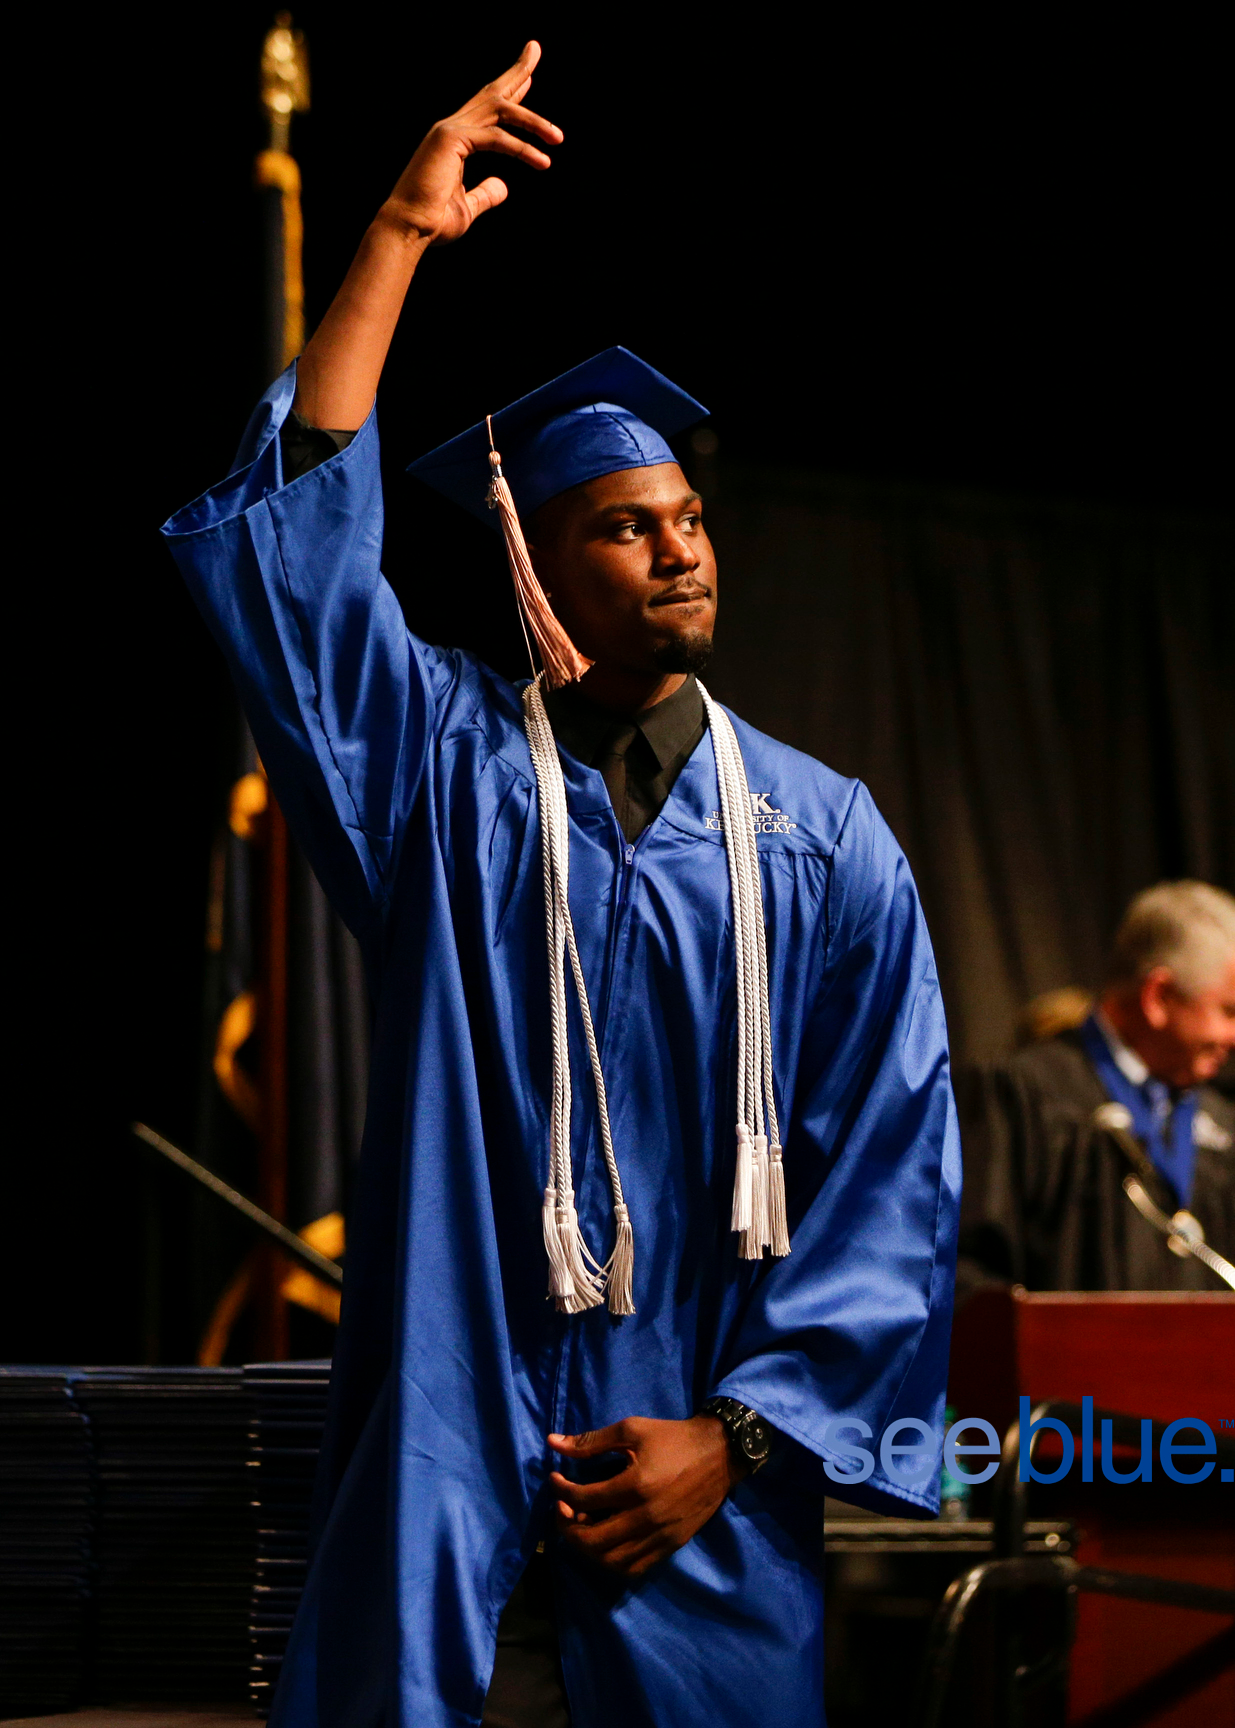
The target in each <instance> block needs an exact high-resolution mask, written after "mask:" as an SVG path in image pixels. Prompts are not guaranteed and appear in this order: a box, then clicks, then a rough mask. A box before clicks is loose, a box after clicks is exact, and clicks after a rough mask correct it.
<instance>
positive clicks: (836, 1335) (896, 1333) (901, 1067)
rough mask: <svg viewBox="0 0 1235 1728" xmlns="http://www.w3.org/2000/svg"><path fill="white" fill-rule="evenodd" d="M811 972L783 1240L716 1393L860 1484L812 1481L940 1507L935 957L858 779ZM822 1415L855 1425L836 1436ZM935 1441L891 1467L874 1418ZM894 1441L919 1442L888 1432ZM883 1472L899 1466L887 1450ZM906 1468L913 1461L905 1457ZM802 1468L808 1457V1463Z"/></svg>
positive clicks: (949, 1248) (945, 1253)
mask: <svg viewBox="0 0 1235 1728" xmlns="http://www.w3.org/2000/svg"><path fill="white" fill-rule="evenodd" d="M820 934H821V939H822V940H824V941H825V942H826V951H825V955H824V959H823V964H822V972H821V981H820V984H819V986H818V988H817V990H816V993H815V998H814V1003H813V1008H812V1010H811V1013H810V1015H809V1018H808V1021H807V1024H806V1026H805V1029H804V1037H803V1043H802V1051H801V1057H800V1062H799V1068H798V1078H797V1092H796V1097H795V1098H794V1099H793V1101H792V1104H791V1111H790V1117H789V1123H790V1125H789V1129H788V1132H787V1135H786V1137H785V1171H786V1178H787V1183H788V1200H789V1224H790V1232H791V1245H792V1252H791V1254H790V1255H789V1257H788V1258H787V1259H785V1260H780V1261H776V1262H765V1263H764V1265H763V1269H762V1270H761V1271H760V1272H759V1273H757V1274H756V1283H755V1285H754V1288H753V1290H752V1292H751V1297H750V1301H749V1304H748V1306H747V1308H746V1311H745V1314H744V1317H743V1320H742V1324H741V1326H740V1328H739V1331H738V1336H737V1339H736V1346H735V1349H734V1351H733V1353H732V1358H731V1359H733V1358H736V1359H737V1361H736V1366H734V1367H733V1368H732V1369H731V1371H730V1372H728V1373H727V1374H726V1375H725V1377H724V1379H723V1381H722V1382H721V1384H720V1385H719V1386H718V1387H717V1388H716V1390H717V1391H718V1392H720V1393H723V1394H726V1395H728V1396H729V1397H733V1398H737V1399H739V1400H740V1401H741V1402H742V1403H744V1404H748V1405H750V1406H751V1407H752V1408H753V1409H755V1410H758V1411H759V1413H760V1414H761V1415H762V1416H764V1417H765V1418H766V1419H767V1420H768V1421H769V1422H771V1423H772V1424H773V1425H774V1426H775V1427H776V1428H777V1429H779V1430H780V1431H781V1432H782V1433H783V1434H786V1435H788V1436H789V1437H790V1438H791V1439H792V1440H795V1441H797V1442H798V1443H799V1444H800V1446H801V1447H804V1448H805V1449H806V1451H807V1453H808V1454H811V1455H813V1456H814V1458H815V1459H816V1460H819V1459H822V1460H824V1461H825V1462H830V1463H832V1465H833V1467H834V1468H839V1469H840V1470H842V1471H845V1472H853V1471H854V1469H855V1464H856V1461H855V1460H854V1459H852V1458H846V1457H845V1456H844V1455H843V1452H842V1450H841V1449H842V1448H844V1447H847V1446H851V1445H857V1446H860V1447H862V1448H864V1449H865V1450H866V1451H867V1452H868V1453H869V1454H871V1455H872V1456H873V1458H874V1468H873V1471H872V1472H871V1473H870V1474H869V1476H868V1478H867V1479H866V1480H865V1481H864V1482H862V1483H860V1484H855V1485H853V1486H850V1485H848V1484H845V1483H841V1482H838V1481H836V1480H832V1481H830V1482H828V1483H827V1484H823V1483H820V1486H826V1487H827V1492H828V1493H830V1494H833V1495H837V1496H839V1497H841V1498H844V1499H849V1500H852V1501H854V1502H855V1503H857V1504H859V1505H862V1506H866V1507H869V1508H873V1509H875V1510H877V1511H882V1512H894V1513H896V1512H898V1513H900V1514H901V1515H902V1516H904V1515H905V1512H906V1510H909V1511H911V1512H918V1513H920V1514H921V1515H923V1516H925V1515H927V1514H928V1513H932V1512H936V1511H937V1510H938V1507H939V1469H938V1446H939V1444H940V1440H941V1435H942V1427H943V1407H944V1401H945V1389H946V1384H947V1369H948V1346H949V1341H950V1333H951V1319H952V1290H953V1278H954V1271H955V1259H956V1237H957V1222H958V1214H959V1207H960V1188H961V1167H960V1144H959V1136H958V1133H957V1125H956V1111H955V1106H954V1103H953V1099H952V1088H951V1083H950V1079H949V1068H948V1046H947V1029H946V1026H945V1023H944V1014H943V1005H942V1002H941V1000H940V993H939V982H938V978H937V976H936V972H935V963H934V956H933V954H932V952H931V946H930V941H929V938H928V936H927V932H926V925H925V921H924V919H923V916H922V909H921V906H920V904H919V902H918V896H917V891H916V889H915V887H914V884H913V879H912V877H911V875H910V872H909V866H908V864H907V863H906V861H905V859H904V857H903V855H902V854H901V852H900V849H899V848H898V846H897V845H896V842H895V840H894V839H893V838H892V835H891V833H890V832H889V830H888V829H887V827H886V825H885V824H884V822H883V820H882V818H880V816H879V815H878V813H877V812H876V810H875V808H874V805H873V803H872V801H871V799H870V796H869V794H868V793H867V792H866V790H865V788H864V787H859V788H858V789H857V791H856V792H855V795H854V798H853V801H852V802H851V805H850V807H849V810H848V812H847V813H846V817H845V821H844V825H843V827H842V830H841V835H840V839H839V842H838V844H837V847H836V851H835V853H834V855H833V860H832V875H831V883H830V887H829V892H828V907H827V915H826V919H825V928H824V929H823V930H822V931H821V933H820ZM838 1417H848V1418H855V1419H857V1420H858V1421H861V1422H864V1423H865V1424H866V1425H867V1427H868V1429H869V1430H870V1432H871V1438H870V1439H865V1438H859V1437H858V1435H857V1433H856V1431H855V1430H850V1431H847V1432H846V1433H845V1434H844V1435H843V1437H841V1438H840V1439H839V1441H838V1440H837V1437H836V1435H835V1434H834V1433H833V1434H831V1435H830V1434H829V1424H831V1423H833V1422H834V1420H835V1419H836V1418H838ZM903 1417H912V1418H917V1419H918V1420H919V1421H924V1422H925V1423H926V1424H927V1425H928V1426H929V1428H930V1429H931V1430H932V1432H933V1433H934V1434H935V1435H936V1436H939V1437H940V1440H937V1441H936V1461H935V1467H934V1469H933V1471H932V1472H931V1473H930V1475H928V1476H926V1477H925V1479H924V1480H918V1481H915V1482H905V1481H903V1480H901V1479H899V1477H898V1476H897V1475H896V1474H895V1473H893V1474H892V1475H889V1473H888V1471H887V1470H886V1469H885V1468H884V1465H883V1462H882V1460H881V1457H880V1448H879V1442H880V1438H881V1436H882V1434H883V1432H884V1430H885V1429H886V1428H887V1427H888V1426H889V1425H890V1424H891V1423H893V1422H895V1421H897V1420H899V1419H900V1418H903ZM895 1443H896V1444H900V1445H913V1444H915V1443H916V1444H922V1440H921V1438H919V1437H918V1436H916V1435H915V1433H914V1432H912V1431H909V1432H902V1433H901V1434H900V1435H899V1436H898V1437H897V1438H896V1442H895ZM892 1462H893V1466H894V1471H895V1467H896V1466H897V1465H899V1464H901V1463H902V1459H901V1458H900V1457H899V1456H897V1457H894V1458H893V1460H892ZM904 1462H905V1463H908V1464H910V1466H911V1467H912V1460H909V1459H905V1460H904ZM816 1469H817V1464H816Z"/></svg>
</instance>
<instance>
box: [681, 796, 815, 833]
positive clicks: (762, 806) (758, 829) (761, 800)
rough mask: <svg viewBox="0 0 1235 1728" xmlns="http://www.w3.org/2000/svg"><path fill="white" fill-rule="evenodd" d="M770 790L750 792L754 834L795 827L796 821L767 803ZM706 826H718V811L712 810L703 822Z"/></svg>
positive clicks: (784, 831) (775, 831)
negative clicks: (792, 820)
mask: <svg viewBox="0 0 1235 1728" xmlns="http://www.w3.org/2000/svg"><path fill="white" fill-rule="evenodd" d="M771 796H772V794H771V793H770V792H752V793H751V795H750V813H751V815H752V816H753V817H754V819H755V833H756V834H788V833H789V831H790V829H792V828H796V827H797V823H796V822H790V820H789V818H788V817H787V816H786V815H785V812H784V811H783V810H778V809H777V808H776V806H775V804H771V803H769V799H770V798H771ZM704 826H705V827H706V828H719V827H720V811H719V810H713V812H712V814H711V815H710V816H709V817H708V818H707V820H706V822H705V823H704Z"/></svg>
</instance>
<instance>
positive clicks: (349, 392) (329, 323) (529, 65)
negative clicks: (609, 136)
mask: <svg viewBox="0 0 1235 1728" xmlns="http://www.w3.org/2000/svg"><path fill="white" fill-rule="evenodd" d="M539 59H540V44H539V42H529V43H528V45H527V47H526V48H525V49H524V50H523V52H522V54H520V56H519V58H518V59H517V60H516V61H515V63H514V65H513V66H512V67H511V68H510V70H509V71H508V72H503V74H502V76H501V77H500V78H495V79H494V80H493V82H492V84H486V85H485V87H484V89H483V90H481V91H480V92H479V93H478V94H477V95H476V96H473V98H472V100H471V101H470V102H466V103H465V104H464V105H463V107H462V108H460V109H459V111H458V113H457V114H452V115H451V116H450V118H449V119H448V120H439V121H438V123H437V125H436V126H435V127H434V128H433V130H432V131H431V132H430V133H429V135H428V137H427V138H426V139H425V140H424V142H423V144H421V146H420V148H419V150H417V152H416V154H415V155H414V156H413V157H412V159H411V161H410V162H409V163H408V165H407V167H406V168H405V169H404V170H403V173H402V174H401V175H400V177H399V183H398V185H397V186H396V187H395V189H394V191H393V192H392V193H391V194H390V197H389V198H388V199H387V200H386V202H385V203H384V204H383V205H382V207H381V209H380V210H379V211H378V213H377V216H376V217H375V218H374V220H373V221H372V222H371V223H370V224H369V227H368V230H367V232H366V234H365V237H364V239H363V240H362V241H361V243H360V250H359V251H358V252H357V254H356V256H355V258H354V259H353V260H352V266H351V269H350V270H349V271H348V273H347V275H346V277H345V278H344V281H343V285H342V287H341V288H340V289H339V292H338V293H337V294H336V295H335V297H334V300H333V301H332V302H331V305H330V307H329V309H328V311H327V313H326V316H325V317H324V318H323V319H322V321H321V323H320V324H319V325H318V327H317V330H316V332H315V334H314V336H313V340H312V341H311V342H310V343H309V345H308V347H307V348H306V349H305V351H304V353H303V354H302V355H301V357H300V365H299V372H298V376H297V390H296V406H297V408H298V409H299V410H300V412H301V413H302V414H304V415H305V416H306V418H307V419H309V420H310V421H311V422H312V423H313V425H315V426H327V427H331V428H337V429H338V430H339V431H354V430H355V428H356V427H358V426H359V425H360V424H361V423H362V421H363V420H364V418H365V416H366V414H368V412H369V409H370V408H371V406H372V404H373V397H374V393H375V392H376V390H377V385H378V380H379V378H380V377H381V375H382V367H383V366H384V365H385V364H386V355H387V353H388V352H389V349H390V340H391V337H392V336H393V335H394V331H395V325H396V324H397V323H398V321H399V313H400V311H401V310H402V308H403V300H404V296H405V295H406V293H407V290H408V286H409V284H410V283H411V280H412V277H413V275H414V274H415V270H416V266H417V264H418V262H419V261H420V259H421V258H422V257H423V255H424V253H425V251H426V249H427V248H428V247H430V246H444V245H446V243H447V242H448V241H450V240H457V239H458V238H459V236H460V235H461V234H466V233H467V231H468V229H469V228H470V227H471V225H472V223H473V222H474V221H475V220H476V218H477V217H478V216H481V215H483V214H484V212H485V211H486V210H492V209H493V207H494V205H495V204H500V203H502V201H503V200H504V199H505V197H506V183H505V181H504V180H499V179H498V178H497V176H496V175H491V176H490V177H489V178H488V179H487V180H482V181H481V182H480V184H479V186H474V187H473V188H472V189H471V191H469V190H468V189H467V187H466V186H464V184H463V165H464V163H465V162H466V161H467V159H468V157H469V156H472V155H474V154H475V153H476V152H477V151H479V150H492V151H496V153H497V154H498V155H500V156H513V157H515V158H516V159H517V160H518V161H521V162H526V163H528V164H529V166H530V167H532V168H547V167H548V166H549V158H548V156H547V155H546V154H545V152H544V151H543V150H542V149H540V148H539V145H538V144H534V143H532V142H530V140H529V138H524V137H519V136H517V135H516V134H517V133H519V132H523V133H528V134H530V137H531V138H535V139H538V140H539V141H540V143H543V144H560V143H561V141H562V134H561V131H560V130H559V128H558V127H556V126H554V125H553V124H552V122H550V121H548V120H542V119H541V117H540V115H539V114H533V112H532V111H531V109H530V108H525V107H524V106H523V98H524V97H525V96H526V95H527V93H528V90H529V88H530V87H531V83H532V71H533V68H534V67H535V66H536V64H537V62H538V61H539ZM512 127H513V128H514V129H515V130H513V131H512V130H511V128H512Z"/></svg>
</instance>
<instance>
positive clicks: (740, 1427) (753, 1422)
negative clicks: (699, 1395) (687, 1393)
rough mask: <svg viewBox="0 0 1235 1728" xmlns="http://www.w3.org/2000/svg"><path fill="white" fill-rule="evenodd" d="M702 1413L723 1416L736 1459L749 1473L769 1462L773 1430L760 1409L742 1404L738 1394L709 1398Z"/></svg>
mask: <svg viewBox="0 0 1235 1728" xmlns="http://www.w3.org/2000/svg"><path fill="white" fill-rule="evenodd" d="M702 1414H703V1415H705V1416H719V1418H720V1420H721V1421H722V1422H723V1423H724V1426H725V1439H726V1440H727V1441H728V1442H729V1451H730V1453H731V1454H732V1456H733V1461H734V1463H735V1464H737V1465H739V1466H740V1467H741V1469H742V1470H743V1472H744V1473H745V1474H747V1475H751V1476H753V1475H754V1473H755V1471H756V1470H759V1469H761V1468H762V1467H763V1465H765V1464H766V1463H767V1461H768V1457H769V1455H770V1454H771V1451H772V1430H771V1429H770V1428H769V1427H768V1425H767V1423H766V1422H765V1421H764V1420H763V1417H762V1416H760V1415H759V1414H758V1412H757V1411H755V1410H751V1409H749V1408H748V1407H747V1406H746V1405H745V1404H739V1403H738V1401H737V1399H736V1398H709V1399H708V1401H707V1403H706V1404H705V1405H704V1406H703V1412H702Z"/></svg>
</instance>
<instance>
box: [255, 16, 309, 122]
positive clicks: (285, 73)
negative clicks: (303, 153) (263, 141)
mask: <svg viewBox="0 0 1235 1728" xmlns="http://www.w3.org/2000/svg"><path fill="white" fill-rule="evenodd" d="M262 107H263V108H264V109H265V110H266V113H267V115H268V116H269V119H270V148H271V149H272V150H287V148H288V146H289V144H290V142H291V130H292V115H293V114H304V113H307V112H308V107H309V53H308V49H307V48H306V47H305V45H304V33H303V31H300V30H293V29H292V15H291V13H290V12H278V13H276V14H275V20H274V29H273V30H270V31H268V32H267V34H266V40H265V41H264V42H263V43H262Z"/></svg>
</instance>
